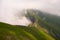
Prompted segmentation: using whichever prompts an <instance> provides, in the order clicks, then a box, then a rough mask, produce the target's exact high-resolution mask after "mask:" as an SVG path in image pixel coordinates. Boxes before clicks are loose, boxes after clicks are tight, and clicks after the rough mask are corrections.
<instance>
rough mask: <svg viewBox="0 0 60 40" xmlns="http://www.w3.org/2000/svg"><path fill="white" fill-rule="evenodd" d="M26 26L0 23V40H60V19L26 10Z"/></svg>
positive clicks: (37, 11) (36, 11)
mask: <svg viewBox="0 0 60 40" xmlns="http://www.w3.org/2000/svg"><path fill="white" fill-rule="evenodd" d="M26 11H27V14H26V15H25V16H26V17H27V18H28V19H29V20H30V21H31V22H32V23H31V24H30V25H28V26H21V25H11V24H7V23H3V22H0V40H60V31H59V28H60V27H59V26H60V22H59V20H60V18H59V17H58V16H55V15H50V14H45V13H44V12H41V11H39V10H33V9H28V10H26Z"/></svg>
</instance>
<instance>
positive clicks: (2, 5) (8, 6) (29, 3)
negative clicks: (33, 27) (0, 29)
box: [0, 0, 60, 25]
mask: <svg viewBox="0 0 60 40" xmlns="http://www.w3.org/2000/svg"><path fill="white" fill-rule="evenodd" d="M22 9H39V10H41V11H45V12H49V13H51V14H54V15H59V16H60V0H0V22H6V23H10V24H16V25H28V24H30V23H31V22H30V21H29V20H28V19H27V18H26V17H25V16H21V15H22V14H21V12H20V11H21V10H22ZM18 13H20V18H18V17H16V14H18Z"/></svg>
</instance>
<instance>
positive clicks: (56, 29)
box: [26, 10, 60, 40]
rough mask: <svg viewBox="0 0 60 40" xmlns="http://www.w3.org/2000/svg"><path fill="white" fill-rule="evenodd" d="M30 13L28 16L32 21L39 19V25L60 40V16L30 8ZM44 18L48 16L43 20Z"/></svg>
mask: <svg viewBox="0 0 60 40" xmlns="http://www.w3.org/2000/svg"><path fill="white" fill-rule="evenodd" d="M27 12H28V14H27V15H26V17H27V18H28V19H30V20H32V21H35V22H36V20H38V21H37V24H39V26H41V27H43V28H44V29H46V30H47V31H48V32H49V34H50V35H51V36H53V37H54V38H55V39H56V40H60V17H58V16H55V15H51V14H44V13H43V12H40V11H39V10H28V11H27ZM43 18H46V19H45V20H43Z"/></svg>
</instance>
